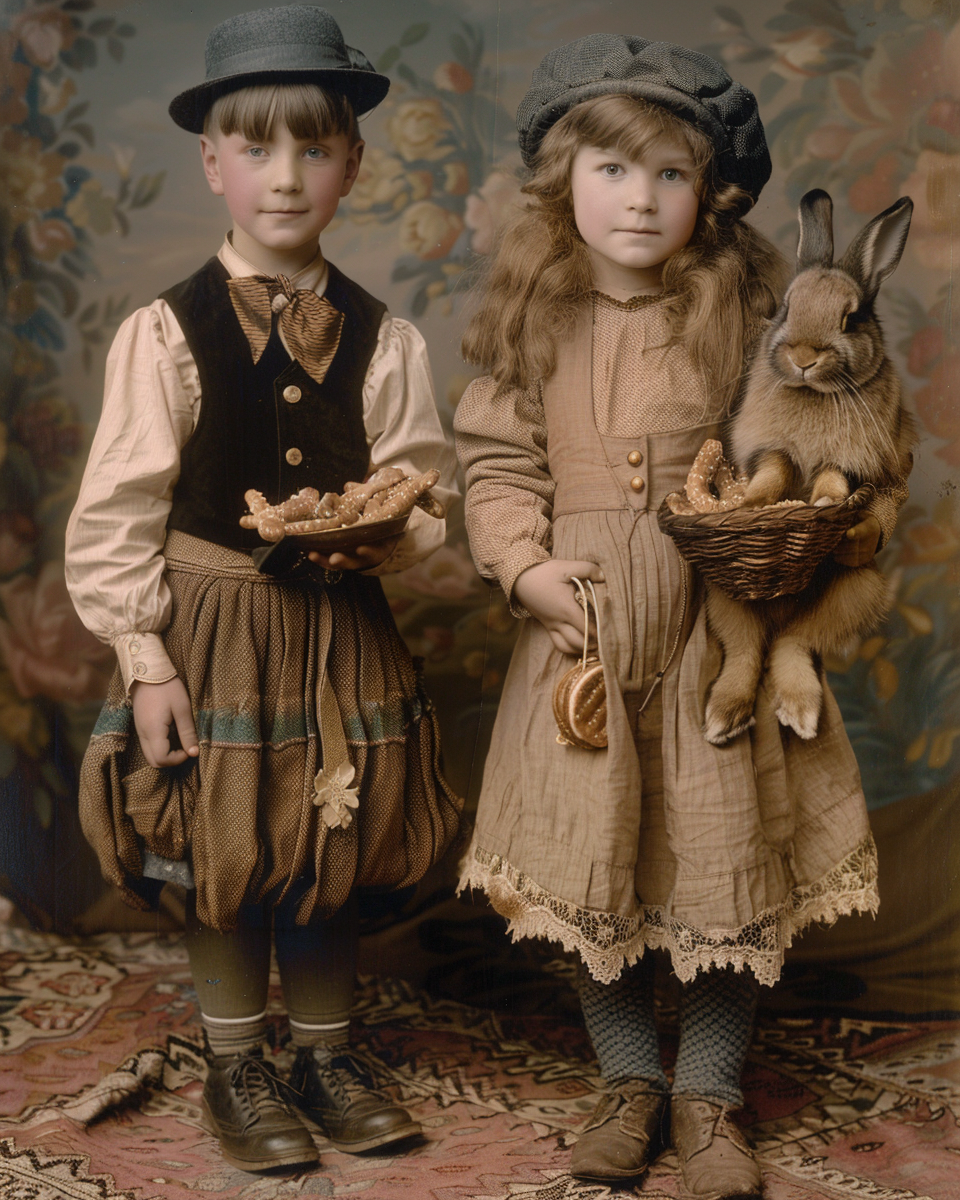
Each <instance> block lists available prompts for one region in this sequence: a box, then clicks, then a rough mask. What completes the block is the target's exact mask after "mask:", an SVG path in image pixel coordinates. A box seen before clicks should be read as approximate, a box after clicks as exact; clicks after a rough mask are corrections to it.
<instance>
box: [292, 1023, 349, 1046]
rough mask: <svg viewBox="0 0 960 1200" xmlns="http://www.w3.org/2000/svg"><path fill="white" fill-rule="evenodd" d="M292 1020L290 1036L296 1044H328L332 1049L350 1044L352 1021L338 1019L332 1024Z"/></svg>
mask: <svg viewBox="0 0 960 1200" xmlns="http://www.w3.org/2000/svg"><path fill="white" fill-rule="evenodd" d="M289 1021H290V1037H291V1038H292V1039H293V1044H294V1045H295V1046H298V1047H299V1046H305V1047H313V1046H326V1047H327V1048H328V1049H330V1050H342V1049H343V1048H344V1047H345V1046H348V1045H349V1044H350V1022H349V1021H337V1022H335V1023H333V1024H330V1025H307V1024H305V1023H304V1022H303V1021H295V1020H294V1019H293V1017H290V1018H289Z"/></svg>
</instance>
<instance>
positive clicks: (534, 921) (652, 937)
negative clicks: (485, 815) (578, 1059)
mask: <svg viewBox="0 0 960 1200" xmlns="http://www.w3.org/2000/svg"><path fill="white" fill-rule="evenodd" d="M468 887H470V888H473V887H477V888H480V889H482V890H483V891H484V892H486V894H487V896H488V897H489V899H490V903H491V904H492V905H493V907H494V908H495V909H496V910H497V912H498V913H500V915H501V916H504V917H506V918H507V921H508V922H509V924H508V926H507V931H508V933H509V934H510V936H511V937H512V938H513V940H514V941H517V940H518V939H520V938H524V937H538V938H546V939H547V940H549V941H554V942H559V943H560V944H561V945H562V946H563V948H564V950H576V951H577V952H578V953H579V954H580V957H581V958H582V959H583V961H584V964H585V965H586V967H587V969H588V970H589V971H590V974H591V975H592V976H593V977H594V979H596V980H597V981H598V982H600V983H611V982H612V981H613V980H614V979H618V978H619V976H620V972H621V970H622V969H623V966H624V963H626V964H627V965H631V964H633V963H635V962H636V961H637V959H638V958H640V957H641V956H642V955H643V952H644V950H646V949H647V948H650V949H661V948H662V949H664V950H666V951H667V952H668V953H669V955H670V958H671V962H672V965H673V969H674V971H675V972H676V974H677V976H678V977H679V979H680V980H681V981H683V982H684V983H686V982H689V981H690V980H691V979H693V977H694V976H695V975H696V973H697V972H698V971H705V970H708V969H709V968H711V967H720V968H722V967H725V966H728V965H731V966H733V968H734V970H736V971H742V970H743V968H744V967H749V968H750V969H751V970H752V971H753V973H754V974H755V975H756V977H757V979H758V980H759V981H760V983H761V984H765V985H768V986H769V985H772V984H774V983H776V982H777V980H778V979H779V977H780V970H781V968H782V966H783V956H784V952H785V951H786V950H787V949H788V948H789V947H790V946H791V945H792V944H793V939H794V937H795V936H796V935H797V934H798V933H799V932H800V931H801V930H802V929H804V928H805V927H806V926H807V925H810V924H811V923H813V922H815V921H816V922H820V923H822V924H825V925H832V924H833V923H834V922H835V921H836V920H837V918H838V917H843V916H848V915H849V914H850V913H854V912H859V913H876V911H877V908H878V906H879V903H880V897H879V894H878V892H877V848H876V845H875V843H874V840H873V837H872V836H870V835H868V836H867V837H866V838H864V840H863V841H862V842H861V843H860V844H859V845H858V846H857V847H856V848H855V849H854V850H852V851H851V852H850V853H849V854H848V855H847V856H846V857H845V858H843V859H841V861H840V862H839V863H837V865H836V866H835V867H833V868H831V870H829V871H827V873H826V874H825V875H822V876H821V877H820V878H819V879H818V880H816V881H815V882H813V883H809V884H804V885H802V886H799V887H795V888H794V889H793V890H792V891H791V892H789V894H788V895H787V896H786V897H785V899H784V900H783V901H782V902H781V903H780V904H776V905H773V906H771V907H770V908H767V909H764V910H763V912H761V913H759V914H758V915H757V916H756V917H754V919H753V920H752V921H749V922H747V924H746V925H741V926H740V927H739V928H738V929H708V930H704V929H697V928H696V927H695V926H693V925H689V924H687V923H686V922H684V921H680V920H678V919H677V918H676V917H672V916H670V914H669V913H667V912H666V911H665V909H664V908H663V906H662V905H646V906H643V907H642V908H641V910H640V912H639V914H638V915H637V916H634V917H623V916H619V915H617V914H616V913H609V912H600V911H597V910H594V909H588V908H580V907H578V906H577V905H575V904H571V903H570V902H569V901H567V900H563V899H562V898H561V897H559V896H555V895H553V894H552V893H551V892H548V891H546V890H545V889H544V888H542V887H540V886H539V884H537V883H536V882H535V881H534V880H533V879H531V878H530V877H529V875H525V874H523V872H522V871H518V870H517V869H516V868H515V867H513V866H511V864H510V863H509V862H507V861H506V860H505V859H503V858H502V857H501V856H500V855H499V854H493V853H491V852H490V851H487V850H484V849H483V847H482V846H476V845H474V846H473V847H472V848H471V851H470V852H469V853H468V857H467V860H466V862H465V863H464V869H463V874H462V876H461V879H460V884H459V886H458V889H457V890H458V892H462V891H463V890H464V889H465V888H468Z"/></svg>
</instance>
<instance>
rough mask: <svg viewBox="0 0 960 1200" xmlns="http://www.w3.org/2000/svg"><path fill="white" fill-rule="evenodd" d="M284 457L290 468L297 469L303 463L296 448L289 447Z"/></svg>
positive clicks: (301, 456)
mask: <svg viewBox="0 0 960 1200" xmlns="http://www.w3.org/2000/svg"><path fill="white" fill-rule="evenodd" d="M284 457H285V458H286V460H287V462H288V463H289V464H290V466H291V467H298V466H299V465H300V464H301V463H302V462H303V455H302V454H301V453H300V451H299V450H298V449H297V448H296V446H291V448H290V449H289V450H288V451H287V453H286V454H285V455H284Z"/></svg>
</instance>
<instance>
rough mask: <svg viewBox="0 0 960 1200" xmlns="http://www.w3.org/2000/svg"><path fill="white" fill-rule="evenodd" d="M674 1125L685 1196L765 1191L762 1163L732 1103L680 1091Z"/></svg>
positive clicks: (717, 1198) (709, 1198) (723, 1198)
mask: <svg viewBox="0 0 960 1200" xmlns="http://www.w3.org/2000/svg"><path fill="white" fill-rule="evenodd" d="M670 1125H671V1131H672V1134H673V1146H674V1149H675V1150H676V1152H677V1158H678V1159H679V1160H680V1177H681V1179H682V1180H683V1188H684V1197H685V1200H728V1198H729V1197H734V1196H737V1197H741V1196H760V1195H762V1193H763V1181H762V1179H761V1178H760V1167H759V1165H758V1163H757V1160H756V1158H754V1154H753V1150H752V1149H751V1147H750V1143H749V1142H748V1141H747V1139H746V1138H745V1137H744V1135H743V1133H742V1132H741V1130H740V1128H739V1127H738V1126H737V1125H736V1124H735V1123H734V1121H733V1119H732V1117H731V1116H730V1105H729V1104H717V1103H715V1102H714V1101H712V1100H703V1099H700V1098H699V1097H697V1096H674V1097H673V1098H672V1099H671V1102H670Z"/></svg>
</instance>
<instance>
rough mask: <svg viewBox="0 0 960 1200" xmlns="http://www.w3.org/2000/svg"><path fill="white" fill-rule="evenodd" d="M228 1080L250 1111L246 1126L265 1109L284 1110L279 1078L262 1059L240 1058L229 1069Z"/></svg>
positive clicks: (257, 1118) (256, 1118)
mask: <svg viewBox="0 0 960 1200" xmlns="http://www.w3.org/2000/svg"><path fill="white" fill-rule="evenodd" d="M230 1082H231V1083H232V1084H233V1086H234V1088H235V1089H236V1090H237V1092H238V1093H240V1094H242V1095H243V1098H244V1099H245V1100H246V1103H247V1108H248V1109H249V1111H250V1116H249V1118H248V1120H247V1123H246V1125H247V1126H249V1125H252V1124H253V1123H254V1122H255V1121H258V1120H259V1119H260V1116H261V1115H262V1113H263V1111H264V1110H265V1109H277V1108H282V1109H284V1110H286V1105H285V1103H284V1100H283V1093H282V1090H281V1084H280V1080H279V1079H278V1078H277V1077H276V1075H274V1073H273V1071H271V1070H270V1068H269V1067H268V1066H267V1064H266V1063H265V1062H264V1061H263V1060H262V1059H260V1058H254V1057H251V1056H244V1057H243V1058H241V1059H240V1061H239V1062H238V1063H236V1065H235V1066H233V1067H231V1069H230Z"/></svg>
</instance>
